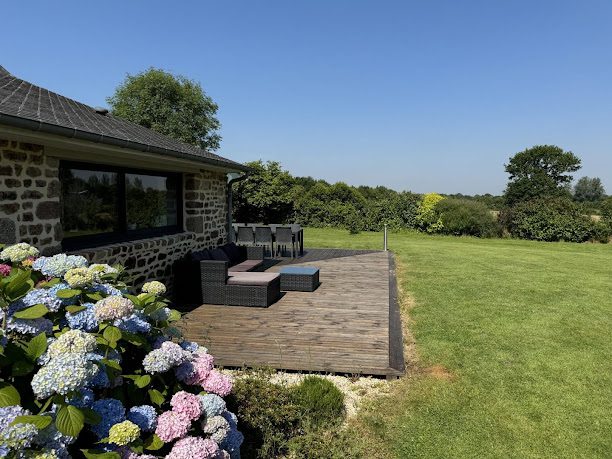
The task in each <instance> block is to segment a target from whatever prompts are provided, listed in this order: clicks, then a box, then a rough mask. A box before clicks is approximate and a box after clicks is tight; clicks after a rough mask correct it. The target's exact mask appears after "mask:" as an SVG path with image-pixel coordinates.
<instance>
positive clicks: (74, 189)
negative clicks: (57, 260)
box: [60, 162, 182, 250]
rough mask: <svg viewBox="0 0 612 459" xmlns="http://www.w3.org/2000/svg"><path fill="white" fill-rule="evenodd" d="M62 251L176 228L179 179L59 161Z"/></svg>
mask: <svg viewBox="0 0 612 459" xmlns="http://www.w3.org/2000/svg"><path fill="white" fill-rule="evenodd" d="M60 177H61V181H62V226H63V229H64V241H63V242H62V244H63V246H64V249H67V250H72V249H78V248H85V247H94V246H96V245H103V244H109V243H113V242H121V241H126V240H131V239H139V238H143V237H152V236H157V235H163V234H171V233H176V232H179V231H181V230H182V218H181V217H182V207H181V204H182V203H181V190H182V185H181V177H180V175H179V174H167V173H159V172H153V171H140V170H134V169H123V168H116V167H107V166H98V165H91V164H81V163H69V162H65V163H64V162H62V164H61V166H60Z"/></svg>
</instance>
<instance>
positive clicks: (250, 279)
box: [227, 272, 280, 285]
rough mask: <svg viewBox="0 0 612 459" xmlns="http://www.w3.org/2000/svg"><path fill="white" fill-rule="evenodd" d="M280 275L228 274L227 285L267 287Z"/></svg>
mask: <svg viewBox="0 0 612 459" xmlns="http://www.w3.org/2000/svg"><path fill="white" fill-rule="evenodd" d="M279 277H280V274H277V273H244V272H234V273H230V274H229V277H228V278H227V285H268V284H270V283H271V282H272V281H274V280H275V279H278V278H279Z"/></svg>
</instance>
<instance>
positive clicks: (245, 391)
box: [228, 374, 348, 458]
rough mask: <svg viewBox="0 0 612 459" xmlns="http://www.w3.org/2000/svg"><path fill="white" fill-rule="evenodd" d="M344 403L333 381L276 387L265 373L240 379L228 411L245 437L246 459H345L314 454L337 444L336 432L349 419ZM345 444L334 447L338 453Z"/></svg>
mask: <svg viewBox="0 0 612 459" xmlns="http://www.w3.org/2000/svg"><path fill="white" fill-rule="evenodd" d="M343 401H344V396H343V394H342V393H341V392H340V391H339V390H338V389H337V388H336V387H335V386H334V385H333V384H332V383H331V382H329V381H327V380H325V379H322V378H319V377H316V376H308V377H306V378H304V381H303V382H302V383H301V384H299V385H297V386H294V387H287V386H281V385H278V384H273V383H271V382H270V381H269V380H268V378H267V377H266V376H265V375H262V374H252V375H249V376H248V377H245V378H242V379H238V380H237V381H236V383H235V384H234V392H233V394H232V395H231V396H230V397H229V398H228V408H229V409H230V410H231V411H234V412H235V413H236V415H237V416H238V421H239V425H240V430H241V431H242V433H243V434H244V436H245V441H244V444H243V448H242V457H243V458H255V457H256V458H270V457H279V456H280V457H283V456H284V455H286V454H287V453H288V452H289V451H291V453H292V454H295V456H291V457H330V458H331V457H340V456H335V455H331V456H330V455H322V456H317V455H314V451H315V449H316V450H317V451H324V450H325V448H326V447H327V446H329V447H331V446H332V444H334V443H333V442H332V440H333V435H331V433H332V432H335V431H336V429H337V427H338V425H339V423H340V422H341V420H342V419H343V417H344V405H343ZM325 429H328V430H325ZM339 444H340V443H335V444H334V445H335V446H334V448H336V449H335V451H336V452H337V453H339V452H340V447H339ZM309 454H310V455H309ZM347 457H348V456H347Z"/></svg>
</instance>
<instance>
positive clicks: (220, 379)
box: [202, 370, 232, 397]
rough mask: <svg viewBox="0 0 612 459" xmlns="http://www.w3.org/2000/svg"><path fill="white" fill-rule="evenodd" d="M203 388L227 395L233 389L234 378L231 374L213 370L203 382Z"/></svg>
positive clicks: (222, 395) (223, 395)
mask: <svg viewBox="0 0 612 459" xmlns="http://www.w3.org/2000/svg"><path fill="white" fill-rule="evenodd" d="M202 388H203V389H204V390H205V391H206V392H212V393H213V394H217V395H220V396H221V397H225V396H226V395H229V393H230V392H231V391H232V380H231V378H230V377H229V376H227V375H224V374H223V373H220V372H219V371H217V370H211V372H210V373H208V376H207V377H206V379H205V380H204V381H203V382H202Z"/></svg>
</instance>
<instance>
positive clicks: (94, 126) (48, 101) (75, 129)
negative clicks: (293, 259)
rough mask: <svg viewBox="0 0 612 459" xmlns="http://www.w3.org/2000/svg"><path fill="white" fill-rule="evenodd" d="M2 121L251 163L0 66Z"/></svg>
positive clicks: (224, 162) (203, 158) (220, 161)
mask: <svg viewBox="0 0 612 459" xmlns="http://www.w3.org/2000/svg"><path fill="white" fill-rule="evenodd" d="M0 124H6V125H10V126H14V127H21V128H26V129H32V130H35V131H42V132H48V133H51V134H57V135H61V136H65V137H70V138H78V139H82V140H89V141H93V142H99V143H103V144H109V145H114V146H121V147H125V148H128V149H132V150H139V151H148V152H152V153H157V154H160V155H169V156H174V157H180V158H185V159H191V160H195V161H199V162H202V163H205V164H212V165H216V166H221V167H227V168H228V169H231V170H240V171H246V170H248V167H246V166H244V165H242V164H240V163H237V162H235V161H231V160H229V159H226V158H223V157H221V156H218V155H216V154H214V153H210V152H208V151H206V150H203V149H201V148H198V147H194V146H192V145H187V144H185V143H183V142H180V141H178V140H175V139H172V138H170V137H167V136H165V135H163V134H159V133H157V132H155V131H152V130H151V129H147V128H145V127H143V126H140V125H138V124H134V123H131V122H129V121H126V120H123V119H120V118H116V117H114V116H112V115H111V114H110V113H109V114H106V115H103V114H100V113H98V112H97V111H96V110H95V109H94V108H93V107H90V106H88V105H85V104H82V103H80V102H77V101H76V100H73V99H70V98H68V97H64V96H62V95H59V94H57V93H54V92H52V91H49V90H48V89H45V88H41V87H40V86H36V85H34V84H32V83H29V82H27V81H24V80H22V79H20V78H17V77H16V76H14V75H12V74H11V73H9V72H8V71H7V70H6V69H5V68H4V67H2V66H0Z"/></svg>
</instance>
